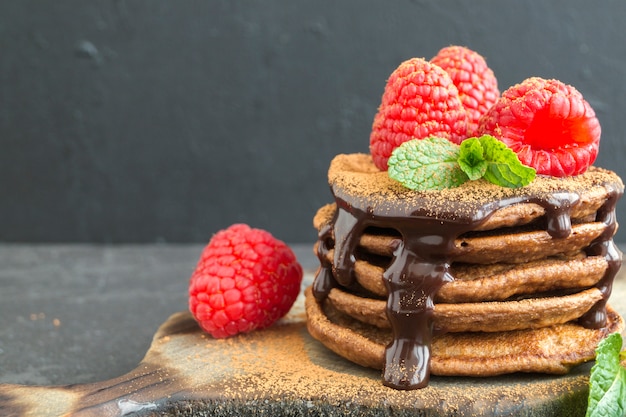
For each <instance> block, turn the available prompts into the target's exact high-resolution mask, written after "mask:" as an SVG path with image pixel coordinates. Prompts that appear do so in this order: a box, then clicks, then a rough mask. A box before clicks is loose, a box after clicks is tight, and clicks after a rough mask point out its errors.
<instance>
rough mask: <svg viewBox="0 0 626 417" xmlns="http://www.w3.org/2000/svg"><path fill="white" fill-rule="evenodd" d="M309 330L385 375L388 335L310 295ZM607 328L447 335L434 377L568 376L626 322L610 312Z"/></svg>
mask: <svg viewBox="0 0 626 417" xmlns="http://www.w3.org/2000/svg"><path fill="white" fill-rule="evenodd" d="M305 294H306V312H307V327H308V330H309V332H310V333H311V335H313V337H315V338H316V339H317V340H319V341H321V342H322V343H323V344H324V345H325V346H326V347H328V348H329V349H330V350H332V351H334V352H335V353H337V354H338V355H340V356H343V357H344V358H346V359H348V360H350V361H352V362H355V363H357V364H359V365H362V366H366V367H370V368H374V369H382V368H383V367H384V364H385V348H386V346H388V345H389V344H390V343H391V342H392V340H393V334H392V332H391V331H390V330H389V329H380V328H378V327H376V326H372V325H368V324H365V323H363V322H361V321H359V320H356V319H354V318H352V317H350V316H348V315H345V314H343V313H341V312H339V311H338V310H336V309H334V308H333V306H332V304H331V303H330V302H328V301H324V302H322V303H320V302H318V301H317V300H316V299H315V298H314V297H313V293H312V290H311V289H310V288H309V289H307V291H306V293H305ZM607 317H608V320H607V323H606V326H604V327H602V328H599V329H588V328H585V327H583V326H581V325H579V324H577V323H575V322H568V323H564V324H558V325H553V326H548V327H541V328H538V329H527V330H516V331H508V332H491V333H483V332H478V333H473V332H465V333H446V334H443V335H435V336H434V337H433V340H432V356H431V358H430V359H431V373H432V374H434V375H448V376H494V375H502V374H508V373H514V372H540V373H549V374H563V373H566V372H567V371H568V370H569V369H571V368H572V367H573V366H575V365H577V364H580V363H583V362H586V361H589V360H592V359H593V358H594V350H595V348H596V346H597V344H598V343H599V342H600V340H602V339H603V338H604V337H606V336H607V335H608V334H610V333H613V332H620V331H622V330H623V329H624V321H623V319H622V318H621V317H620V316H619V315H618V314H617V313H616V312H615V311H614V310H613V309H612V308H610V306H609V307H607Z"/></svg>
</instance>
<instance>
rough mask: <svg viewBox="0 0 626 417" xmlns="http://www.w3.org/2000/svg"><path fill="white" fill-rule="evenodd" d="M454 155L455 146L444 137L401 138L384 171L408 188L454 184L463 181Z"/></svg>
mask: <svg viewBox="0 0 626 417" xmlns="http://www.w3.org/2000/svg"><path fill="white" fill-rule="evenodd" d="M458 159H459V146H458V145H456V144H454V143H452V142H450V141H449V140H447V139H443V138H437V137H430V138H426V139H422V140H417V139H415V140H410V141H407V142H404V143H403V144H402V145H400V146H399V147H397V148H396V149H395V150H394V151H393V152H392V153H391V156H390V157H389V162H388V165H389V169H388V171H387V172H388V174H389V176H390V177H391V178H393V179H394V180H396V181H399V182H400V183H401V184H403V185H404V186H405V187H407V188H410V189H411V190H417V191H425V190H441V189H444V188H452V187H458V186H459V185H461V184H463V183H464V182H465V181H467V175H466V174H465V172H463V170H462V169H461V167H460V166H459V163H458V162H457V161H458Z"/></svg>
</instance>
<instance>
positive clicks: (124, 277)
mask: <svg viewBox="0 0 626 417" xmlns="http://www.w3.org/2000/svg"><path fill="white" fill-rule="evenodd" d="M201 249H202V246H201V245H121V246H98V245H0V383H14V384H26V385H65V384H74V383H87V382H98V381H104V380H106V379H110V378H114V377H118V376H120V375H122V374H124V373H126V372H128V371H130V370H131V369H134V368H135V367H136V366H137V364H138V363H139V362H140V360H141V359H142V358H143V356H144V354H145V353H146V351H147V349H148V347H149V346H150V342H151V341H152V336H153V335H154V333H155V331H156V330H157V328H158V327H159V326H160V325H161V324H162V323H163V322H164V321H165V320H166V319H167V318H168V317H169V316H170V315H172V314H173V313H175V312H178V311H184V310H186V309H187V283H188V280H189V277H190V275H191V272H192V270H193V268H194V267H195V264H196V261H197V260H198V256H199V254H200V251H201ZM295 250H296V253H297V256H298V258H299V259H302V262H303V265H304V266H307V267H308V268H309V269H313V266H312V262H313V256H312V252H311V248H310V247H309V246H296V247H295Z"/></svg>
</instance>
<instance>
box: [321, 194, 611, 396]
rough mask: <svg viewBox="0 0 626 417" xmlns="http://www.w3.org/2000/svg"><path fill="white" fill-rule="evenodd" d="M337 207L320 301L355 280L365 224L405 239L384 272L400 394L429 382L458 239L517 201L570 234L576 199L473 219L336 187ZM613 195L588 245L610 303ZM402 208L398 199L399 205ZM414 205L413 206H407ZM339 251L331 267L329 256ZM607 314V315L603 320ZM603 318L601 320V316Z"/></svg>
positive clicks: (487, 212)
mask: <svg viewBox="0 0 626 417" xmlns="http://www.w3.org/2000/svg"><path fill="white" fill-rule="evenodd" d="M332 191H333V194H334V195H335V201H336V205H337V208H336V210H335V214H334V217H333V219H332V221H331V222H330V223H329V224H328V225H326V226H325V227H323V228H322V229H321V230H320V233H319V245H318V258H319V260H320V265H321V267H320V270H319V272H318V275H317V276H316V278H315V282H314V285H313V292H314V295H315V298H316V299H317V300H318V301H320V302H321V301H323V300H324V299H325V298H326V296H327V295H328V293H329V292H330V290H331V289H332V288H333V287H336V286H337V285H341V286H344V287H349V286H351V285H352V284H353V283H354V264H355V262H356V256H355V253H356V248H357V246H358V244H359V241H360V238H361V236H362V234H363V233H364V231H365V230H366V229H367V228H368V227H380V228H391V229H395V230H396V231H397V232H399V233H400V235H401V238H399V239H397V240H395V241H394V248H393V259H392V262H391V264H390V265H389V266H388V267H387V269H386V270H385V272H384V274H383V279H384V282H385V286H386V287H387V290H388V292H389V297H388V299H387V316H388V319H389V321H390V323H391V327H392V331H393V341H392V342H391V343H390V344H389V345H388V346H387V347H386V350H385V364H384V368H383V382H384V384H385V385H387V386H390V387H393V388H397V389H416V388H423V387H425V386H426V385H428V382H429V375H430V357H431V351H430V346H431V341H432V337H433V331H434V329H433V319H432V316H433V310H434V302H433V298H434V295H435V294H436V293H437V291H438V290H439V289H440V288H441V286H442V285H443V284H445V283H446V282H449V281H452V280H453V279H454V277H452V275H451V274H450V272H449V267H450V264H451V263H452V262H453V261H454V259H455V256H457V254H458V252H459V251H458V250H457V248H456V246H455V240H456V239H457V238H458V237H459V236H461V235H462V234H464V233H466V232H469V231H472V230H475V229H476V228H477V227H478V226H479V225H480V224H481V223H483V222H484V221H486V220H487V219H488V218H489V217H490V216H491V215H492V214H493V213H494V212H495V211H496V210H498V209H500V208H502V207H505V206H508V205H512V204H517V203H525V202H531V203H536V204H539V205H540V206H541V207H543V208H544V210H545V213H546V219H547V226H546V227H547V230H548V232H549V233H550V235H551V236H553V237H554V238H564V237H567V236H569V234H570V233H571V219H570V210H571V208H572V207H573V206H574V205H575V204H576V203H578V200H579V196H578V195H577V194H575V193H570V192H558V193H551V194H549V195H546V196H541V195H530V196H529V195H526V196H519V197H511V198H507V199H503V200H498V201H493V202H490V203H487V204H484V205H481V206H477V207H474V208H473V210H471V214H465V215H464V214H463V213H468V210H461V209H460V208H461V206H460V205H459V203H456V202H452V201H451V202H450V203H449V207H448V212H444V213H438V214H437V215H436V217H434V215H433V214H432V213H431V212H429V211H428V210H425V209H423V208H422V207H426V204H420V203H419V202H420V201H423V202H425V201H426V200H425V199H424V200H419V197H418V196H417V195H416V196H414V197H417V204H410V205H409V204H406V205H402V204H400V205H398V204H391V203H389V204H384V203H383V204H382V205H380V204H379V205H378V206H376V207H374V206H372V205H370V204H368V202H367V201H363V200H362V199H360V198H357V197H354V196H351V195H349V194H347V193H346V192H345V191H343V190H341V189H332ZM610 194H611V197H610V198H609V201H608V202H607V204H606V205H605V206H604V207H603V208H602V209H601V210H600V211H599V214H598V218H599V220H598V221H604V222H605V223H606V224H607V226H608V227H607V231H606V232H605V233H604V234H603V235H602V236H601V237H599V238H598V239H597V240H596V241H595V242H594V244H593V245H592V246H591V247H590V248H589V251H590V254H602V255H603V256H605V257H606V258H607V260H608V261H609V265H610V268H609V270H608V271H607V273H606V275H605V277H604V278H603V280H602V284H601V285H600V287H601V290H602V291H603V294H605V298H608V295H609V294H610V290H611V284H612V281H613V277H614V276H615V273H616V272H617V270H618V269H619V264H620V263H621V262H620V261H619V260H618V258H619V259H621V254H620V253H619V251H618V250H617V248H616V247H615V245H614V244H613V242H612V236H613V234H614V231H615V202H616V201H617V199H618V198H619V196H620V195H621V192H619V193H618V191H617V190H616V189H615V188H614V187H612V188H610ZM396 203H397V202H396ZM409 206H410V207H409ZM330 249H334V260H333V263H330V262H329V261H328V258H327V256H326V255H327V254H328V253H329V250H330ZM605 305H606V300H604V303H602V302H600V303H598V305H597V306H596V308H594V312H593V313H590V314H588V317H586V318H585V320H584V325H586V326H588V327H596V326H602V325H603V323H604V322H605V321H606V311H605V308H604V307H605ZM603 315H604V316H603ZM603 317H604V318H603Z"/></svg>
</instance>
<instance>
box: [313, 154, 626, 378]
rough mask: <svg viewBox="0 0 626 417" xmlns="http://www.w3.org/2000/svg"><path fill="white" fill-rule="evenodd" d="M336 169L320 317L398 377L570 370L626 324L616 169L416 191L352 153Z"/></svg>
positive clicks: (336, 344) (353, 348) (325, 215)
mask: <svg viewBox="0 0 626 417" xmlns="http://www.w3.org/2000/svg"><path fill="white" fill-rule="evenodd" d="M328 177H329V184H330V188H331V191H332V193H333V195H334V197H335V203H334V204H329V205H326V206H324V207H322V208H321V209H320V210H319V211H318V213H317V214H316V216H315V218H314V225H315V227H316V228H317V229H318V233H319V239H318V242H317V244H316V252H317V254H318V258H319V260H320V269H319V271H318V274H317V276H316V279H315V281H314V284H313V288H312V290H311V291H309V292H308V293H307V313H308V314H309V328H310V331H311V334H312V335H313V336H314V337H316V338H319V339H320V340H321V341H322V342H323V343H324V344H325V345H327V346H328V347H330V348H331V349H332V350H335V351H336V352H337V353H340V354H341V355H343V356H345V357H347V358H349V359H351V360H354V361H355V362H357V363H360V364H364V365H366V366H371V367H380V368H382V369H383V381H384V383H385V384H386V385H389V386H391V387H394V388H401V389H412V388H421V387H424V386H425V385H426V384H427V383H428V375H429V373H430V372H431V370H432V371H433V373H436V374H439V375H475V376H480V375H496V374H502V373H507V372H517V371H525V372H546V373H559V372H565V371H566V370H567V369H568V368H569V367H570V366H572V365H573V364H577V363H580V362H582V361H586V360H589V359H591V358H593V352H594V349H595V347H596V345H597V343H598V341H599V340H601V339H602V338H603V337H604V336H606V334H608V333H609V332H611V331H615V330H621V329H622V328H623V321H622V319H621V317H619V315H617V314H616V313H615V312H613V311H612V310H611V309H610V308H609V309H607V307H606V303H607V300H608V298H609V296H610V289H611V283H612V280H613V278H614V276H615V274H616V272H617V270H618V269H619V267H620V265H621V253H620V252H619V250H618V249H617V247H616V246H615V245H614V243H613V240H612V237H613V235H614V234H615V231H616V229H617V222H616V221H615V204H616V202H617V200H618V199H619V197H620V196H621V195H622V194H623V190H624V185H623V183H622V181H621V180H620V179H619V177H618V176H617V175H615V174H614V173H613V172H611V171H607V170H603V169H600V168H594V167H591V168H590V169H589V170H588V171H587V172H586V173H584V174H581V175H579V176H576V177H569V178H553V177H543V176H538V177H537V178H536V179H535V180H534V181H533V182H532V183H531V184H530V185H528V186H526V187H522V188H504V187H499V186H496V185H493V184H491V183H488V182H486V181H484V180H478V181H468V182H466V183H464V184H462V185H461V186H459V187H456V188H450V189H444V190H438V191H423V192H417V191H412V190H409V189H406V188H404V187H402V186H401V185H400V184H399V183H396V182H395V181H393V180H392V179H390V178H389V177H388V175H387V173H385V172H381V171H379V170H378V169H377V168H376V167H375V166H374V165H373V163H372V160H371V158H370V156H369V155H364V154H353V155H339V156H337V157H336V158H335V159H334V160H333V161H332V162H331V166H330V169H329V173H328ZM316 306H317V307H316ZM525 345H529V346H530V350H529V351H528V352H526V350H527V348H526V346H525ZM511 355H512V356H513V357H512V356H511ZM483 361H486V362H483ZM484 363H488V364H489V366H487V367H485V365H484ZM431 368H432V369H431Z"/></svg>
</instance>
